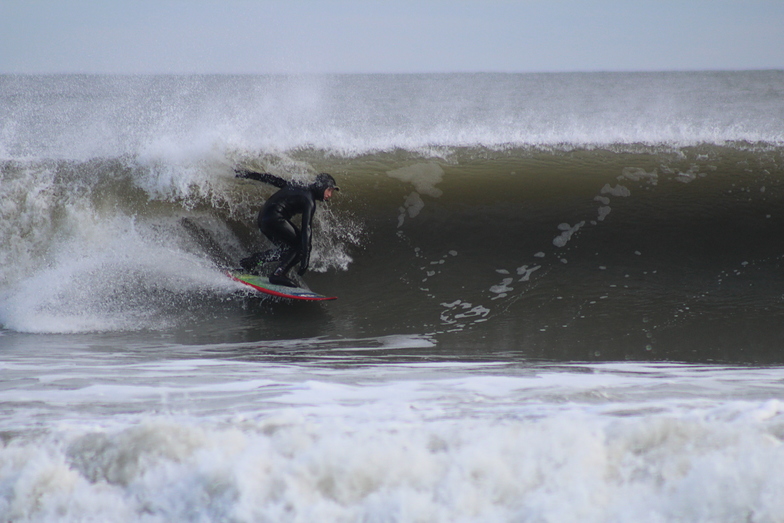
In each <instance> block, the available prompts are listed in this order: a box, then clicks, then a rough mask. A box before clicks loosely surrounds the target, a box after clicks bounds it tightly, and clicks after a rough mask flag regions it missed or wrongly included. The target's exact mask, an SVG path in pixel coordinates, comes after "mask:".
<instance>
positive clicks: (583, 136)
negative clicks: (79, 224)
mask: <svg viewBox="0 0 784 523" xmlns="http://www.w3.org/2000/svg"><path fill="white" fill-rule="evenodd" d="M782 84H784V72H781V71H746V72H726V73H706V72H695V73H645V74H636V73H592V74H549V75H534V74H506V75H503V74H502V75H498V74H475V75H468V74H452V75H450V74H441V75H438V74H436V75H345V76H304V77H285V76H248V77H235V76H216V77H201V76H186V77H169V76H151V77H114V76H96V77H85V76H67V75H66V76H54V77H42V76H21V77H19V76H1V77H0V101H2V103H0V121H2V122H3V126H2V128H0V158H5V159H26V158H27V159H29V158H39V159H40V158H56V159H63V158H65V159H80V160H85V159H88V158H93V157H120V156H123V155H132V156H136V155H138V156H148V157H149V156H153V157H154V156H159V155H164V156H167V157H169V158H170V159H171V158H176V157H181V156H182V155H183V153H184V152H188V154H189V155H191V156H202V157H205V156H210V155H211V151H214V150H216V149H217V150H219V151H228V150H236V151H243V150H244V151H252V150H256V151H258V150H266V151H273V152H284V151H295V150H298V149H301V148H315V149H322V150H325V151H331V152H334V153H336V154H339V155H346V156H354V155H360V154H366V153H369V152H377V151H392V150H395V149H406V150H421V149H427V148H428V147H475V146H485V147H507V146H513V147H520V146H556V145H563V144H571V145H577V146H580V145H583V146H585V145H610V144H635V143H642V144H672V145H680V146H685V145H695V144H699V143H712V144H725V143H728V142H752V143H756V142H761V143H771V144H781V143H782V142H784V123H782V122H784V93H782V89H781V87H780V86H781V85H782Z"/></svg>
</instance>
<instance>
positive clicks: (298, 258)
mask: <svg viewBox="0 0 784 523" xmlns="http://www.w3.org/2000/svg"><path fill="white" fill-rule="evenodd" d="M234 172H236V173H237V178H248V179H251V180H256V181H259V182H264V183H268V184H270V185H274V186H275V187H278V188H279V189H280V190H279V191H278V192H276V193H275V194H273V195H272V196H270V197H269V199H268V200H267V201H266V202H265V203H264V207H262V209H261V211H260V212H259V217H258V225H259V229H261V232H262V233H264V236H266V237H267V238H269V240H270V241H271V242H272V243H273V244H274V245H275V247H276V249H272V250H269V251H264V252H257V253H255V254H253V255H251V256H249V257H248V258H244V259H243V260H241V261H240V265H241V266H242V268H243V269H245V270H247V271H249V272H253V271H257V270H258V269H259V265H261V264H262V263H265V262H271V261H279V262H280V263H279V264H278V266H277V268H276V269H275V271H274V272H273V273H272V274H271V275H270V277H269V281H270V283H275V284H277V285H286V286H288V287H297V286H298V285H297V284H296V283H294V281H293V280H291V278H289V276H288V272H289V271H290V270H291V268H292V267H294V265H296V264H297V263H299V271H297V272H298V274H299V275H300V276H302V275H303V274H305V271H307V270H308V265H309V264H310V248H311V227H312V224H313V214H314V213H315V212H316V201H317V200H321V201H324V202H326V201H329V199H330V198H331V197H332V194H333V193H334V192H335V191H339V190H340V188H339V187H338V186H337V183H336V182H335V179H334V178H333V177H332V176H330V175H329V174H327V173H321V174H319V175H318V176H316V181H315V182H313V183H312V184H310V185H299V184H296V183H291V182H287V181H286V180H284V179H283V178H279V177H277V176H274V175H272V174H268V173H257V172H253V171H246V170H236V169H235V171H234ZM298 214H301V215H302V230H300V229H298V228H297V226H296V225H294V224H293V223H291V218H292V217H294V216H296V215H298Z"/></svg>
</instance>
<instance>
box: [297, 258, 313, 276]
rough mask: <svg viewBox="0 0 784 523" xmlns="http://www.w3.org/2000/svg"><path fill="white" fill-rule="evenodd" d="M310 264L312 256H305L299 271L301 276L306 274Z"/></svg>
mask: <svg viewBox="0 0 784 523" xmlns="http://www.w3.org/2000/svg"><path fill="white" fill-rule="evenodd" d="M308 265H310V256H305V257H304V258H303V259H302V263H300V264H299V270H298V271H297V274H299V275H300V276H302V275H303V274H305V272H306V271H307V270H308Z"/></svg>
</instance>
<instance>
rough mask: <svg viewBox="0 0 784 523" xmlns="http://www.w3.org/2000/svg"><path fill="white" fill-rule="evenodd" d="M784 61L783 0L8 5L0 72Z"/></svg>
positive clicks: (3, 14)
mask: <svg viewBox="0 0 784 523" xmlns="http://www.w3.org/2000/svg"><path fill="white" fill-rule="evenodd" d="M771 68H775V69H784V0H734V1H733V0H583V1H580V0H516V1H515V0H452V1H446V0H418V1H415V0H386V1H382V0H310V1H306V0H0V73H62V72H66V73H281V72H283V73H325V72H328V73H358V72H360V73H361V72H369V73H375V72H381V73H404V72H464V71H483V72H484V71H499V72H530V71H596V70H602V71H619V70H620V71H635V70H704V69H771Z"/></svg>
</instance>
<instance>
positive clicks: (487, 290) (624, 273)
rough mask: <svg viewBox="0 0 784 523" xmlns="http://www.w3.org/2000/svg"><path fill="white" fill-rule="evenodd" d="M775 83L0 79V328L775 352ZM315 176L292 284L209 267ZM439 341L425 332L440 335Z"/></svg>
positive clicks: (554, 78)
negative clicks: (337, 189)
mask: <svg viewBox="0 0 784 523" xmlns="http://www.w3.org/2000/svg"><path fill="white" fill-rule="evenodd" d="M782 86H784V73H782V72H779V71H762V72H737V73H646V74H626V73H623V74H621V73H613V74H598V73H597V74H547V75H489V74H488V75H484V74H479V75H414V76H384V75H379V76H327V77H320V76H319V77H224V76H217V77H212V76H207V77H83V76H55V77H39V76H32V77H30V76H21V77H16V76H4V77H0V122H2V124H0V125H1V126H2V127H0V181H1V183H0V202H2V203H0V295H2V300H1V301H0V323H1V324H2V325H3V328H4V329H6V330H11V331H18V332H29V333H45V332H49V333H60V332H72V333H76V332H92V331H109V332H116V331H147V330H152V331H155V332H160V331H162V330H163V331H166V332H173V333H175V335H176V336H181V337H182V338H183V339H190V340H192V341H194V342H196V340H199V342H203V341H205V340H206V341H214V340H218V339H233V340H237V341H242V340H245V339H251V338H253V339H258V338H262V339H292V338H300V337H326V338H328V339H333V340H338V341H339V340H341V339H356V338H358V337H361V338H368V337H371V338H372V337H384V336H390V335H399V334H403V335H415V336H425V337H428V338H432V339H433V340H438V341H439V342H441V341H445V342H448V343H447V345H448V346H449V347H450V348H451V349H452V350H465V351H466V352H468V353H470V352H472V351H482V350H486V349H489V348H492V349H493V350H508V351H514V352H519V353H521V354H523V355H525V356H527V357H532V358H545V359H555V360H591V359H612V360H616V359H653V360H662V359H665V360H686V361H710V360H721V361H737V362H780V361H781V360H782V357H781V356H780V355H779V351H778V347H780V344H781V338H782V334H781V332H782V331H781V328H780V327H779V325H780V320H781V316H782V313H781V311H782V299H783V297H784V281H782V278H781V276H780V274H781V268H782V256H784V245H782V243H783V242H784V240H783V239H782V238H784V234H782V233H784V214H782V209H784V205H783V204H784V186H783V184H782V179H783V176H782V175H784V167H783V166H784V158H782V155H783V153H784V87H782ZM238 165H239V166H244V167H247V168H255V169H259V170H266V171H270V172H273V173H275V174H278V175H281V176H284V177H289V178H295V177H309V176H312V175H314V174H315V173H317V172H321V171H327V172H331V173H333V174H334V175H335V177H336V178H338V181H339V183H340V186H341V189H342V190H341V193H340V195H339V196H338V197H337V198H336V199H335V200H333V202H331V203H330V204H329V205H327V206H323V207H322V208H321V209H320V210H319V213H318V215H317V223H316V228H317V232H316V236H317V242H316V245H315V247H314V255H313V272H311V273H310V274H309V275H308V276H307V280H308V283H309V284H310V285H311V286H312V287H313V288H314V289H316V290H318V291H320V292H325V293H331V294H336V295H338V296H339V297H340V299H339V300H338V301H337V302H334V303H331V304H329V305H326V306H324V307H321V306H316V307H313V306H312V304H311V305H310V306H309V307H308V308H301V307H298V306H296V305H291V304H282V303H275V302H270V301H264V300H257V299H251V298H249V297H248V296H247V295H245V294H243V291H242V290H241V289H238V288H237V286H236V285H235V284H233V283H232V282H230V281H229V280H228V279H227V278H225V277H224V276H223V274H222V272H221V269H220V267H221V266H226V265H231V264H234V263H236V261H237V260H238V259H239V258H240V257H242V256H244V255H246V254H247V253H248V252H250V251H253V250H257V249H259V248H260V247H262V246H263V242H262V240H261V238H260V235H259V233H258V231H257V230H256V229H255V225H254V222H255V220H254V216H255V213H256V212H257V211H258V209H259V207H260V205H261V203H262V202H263V200H264V199H265V198H266V197H267V196H268V195H269V194H271V191H272V188H270V187H266V186H262V185H260V184H256V183H253V182H247V181H240V180H236V179H234V178H233V173H232V168H233V167H235V166H238ZM441 345H443V343H441Z"/></svg>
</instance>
